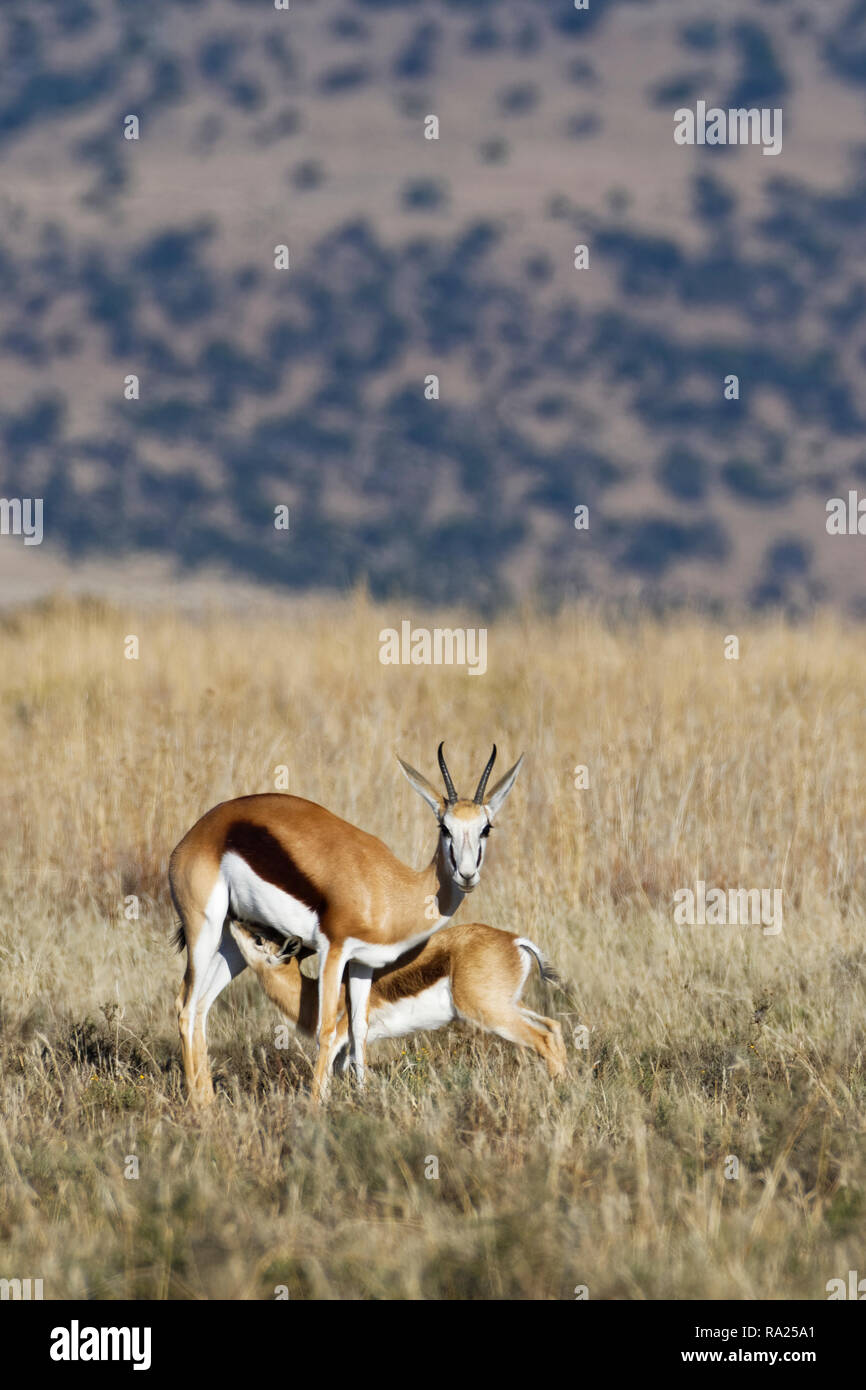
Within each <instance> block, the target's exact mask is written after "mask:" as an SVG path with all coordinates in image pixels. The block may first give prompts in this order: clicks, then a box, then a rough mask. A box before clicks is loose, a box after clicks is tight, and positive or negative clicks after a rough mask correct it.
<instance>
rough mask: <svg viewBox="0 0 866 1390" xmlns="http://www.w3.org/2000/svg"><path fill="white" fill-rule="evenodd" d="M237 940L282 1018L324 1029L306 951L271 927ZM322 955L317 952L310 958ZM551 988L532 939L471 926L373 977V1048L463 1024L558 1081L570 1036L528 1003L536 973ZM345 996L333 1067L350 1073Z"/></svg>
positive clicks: (234, 927) (237, 926) (236, 934)
mask: <svg viewBox="0 0 866 1390" xmlns="http://www.w3.org/2000/svg"><path fill="white" fill-rule="evenodd" d="M231 934H232V937H233V938H234V940H235V942H236V943H237V945H238V947H239V949H240V952H241V954H242V956H243V958H244V960H245V961H246V963H247V965H249V966H250V967H251V969H252V970H254V971H255V974H256V976H257V977H258V980H259V983H260V984H261V986H262V988H263V989H264V991H265V993H266V994H267V995H268V997H269V998H270V999H271V1000H273V1002H274V1003H275V1004H276V1006H277V1008H278V1009H279V1010H280V1011H281V1013H283V1014H285V1016H286V1017H287V1018H288V1019H290V1020H291V1022H292V1023H293V1024H294V1025H295V1027H296V1028H297V1029H298V1031H299V1032H301V1033H304V1034H307V1035H309V1034H312V1033H313V1032H314V1031H315V1027H316V1014H317V1007H318V1004H317V987H316V981H315V978H314V977H312V976H310V975H308V974H306V973H305V970H306V962H305V965H304V966H303V967H302V966H301V965H300V963H299V959H300V953H296V954H292V955H289V956H288V957H287V956H286V954H285V947H286V942H285V939H284V938H283V937H281V936H278V935H277V933H276V932H274V931H271V930H269V929H268V928H265V927H251V926H244V925H242V924H241V923H239V922H233V923H232V924H231ZM316 959H317V957H316V956H315V955H314V954H313V953H310V955H309V956H308V957H307V960H308V961H309V962H310V963H314V962H315V961H316ZM533 963H535V964H536V965H537V966H538V970H539V973H540V975H541V978H542V979H543V980H547V981H550V982H552V983H554V984H560V981H559V978H558V976H557V975H556V973H555V972H554V971H553V970H551V968H550V966H549V965H548V964H547V962H546V961H545V959H544V957H543V955H542V954H541V951H540V950H539V948H538V947H537V946H536V945H535V944H534V942H532V941H529V940H528V939H527V938H526V937H525V936H512V934H511V932H507V931H501V930H500V929H499V928H498V927H488V926H486V925H485V924H484V923H483V922H461V923H459V924H458V925H456V926H454V925H452V926H449V927H443V929H442V930H441V931H440V932H437V933H436V935H435V936H432V937H431V938H430V939H429V941H425V942H424V944H423V945H422V946H416V947H415V948H414V949H413V950H411V951H408V952H407V953H406V955H404V956H400V957H399V959H398V960H397V961H396V962H395V963H394V964H393V965H386V966H385V967H384V968H383V969H382V970H374V971H373V983H372V986H371V989H370V1016H369V1028H368V1032H367V1041H368V1042H376V1041H377V1040H378V1039H379V1038H402V1037H405V1036H406V1035H407V1034H409V1033H418V1032H421V1031H422V1030H424V1031H428V1032H432V1031H433V1030H434V1029H436V1028H444V1027H445V1025H446V1024H448V1023H451V1022H453V1020H454V1019H462V1020H463V1021H464V1022H466V1023H474V1024H475V1025H476V1027H478V1028H481V1029H483V1030H484V1031H485V1032H487V1033H496V1034H497V1035H498V1036H499V1037H500V1038H506V1039H507V1040H508V1041H509V1042H513V1043H517V1045H518V1046H519V1047H528V1048H530V1049H531V1050H532V1051H533V1052H535V1053H536V1054H537V1055H538V1056H539V1057H540V1058H541V1060H542V1061H543V1062H544V1063H545V1065H546V1067H547V1070H548V1074H549V1075H550V1077H551V1079H555V1078H556V1077H558V1076H561V1075H562V1074H563V1072H564V1071H565V1064H566V1053H565V1044H564V1043H563V1041H562V1029H561V1027H560V1025H559V1023H558V1022H557V1020H556V1019H554V1018H545V1016H544V1015H543V1014H537V1013H534V1012H533V1010H532V1009H527V1008H525V1007H524V1006H523V1005H522V1004H521V1003H520V996H521V995H522V993H523V990H524V987H525V985H526V981H527V978H528V976H529V972H530V970H531V969H532V965H533ZM345 995H346V992H345V988H341V990H340V1018H339V1021H338V1024H337V1030H336V1033H335V1035H334V1042H333V1045H332V1048H331V1054H330V1056H329V1058H328V1069H329V1071H330V1070H332V1069H336V1070H337V1071H341V1070H343V1066H341V1063H344V1062H345V1058H346V1056H347V1053H348V1050H349V1041H350V1039H349V1018H348V1012H347V1010H346V997H345Z"/></svg>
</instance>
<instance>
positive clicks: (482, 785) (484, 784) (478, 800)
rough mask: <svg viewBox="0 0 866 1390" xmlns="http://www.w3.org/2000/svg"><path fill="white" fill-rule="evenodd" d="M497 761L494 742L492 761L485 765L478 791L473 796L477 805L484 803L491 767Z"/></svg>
mask: <svg viewBox="0 0 866 1390" xmlns="http://www.w3.org/2000/svg"><path fill="white" fill-rule="evenodd" d="M495 762H496V744H495V743H494V745H493V752H492V753H491V754H490V761H489V762H488V764H487V766H486V767H485V769H484V771H483V772H482V774H481V781H480V782H479V783H478V788H477V790H476V792H475V795H474V796H473V798H472V800H473V801H474V802H475V804H476V806H480V805H481V803H482V801H483V800H484V793H485V791H486V790H487V779H488V777H489V776H490V772H491V769H492V767H493V764H494V763H495Z"/></svg>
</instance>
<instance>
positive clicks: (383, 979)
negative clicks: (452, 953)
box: [373, 942, 450, 1004]
mask: <svg viewBox="0 0 866 1390" xmlns="http://www.w3.org/2000/svg"><path fill="white" fill-rule="evenodd" d="M426 945H427V942H423V943H422V944H421V945H420V946H415V947H413V948H412V950H411V951H407V952H406V954H405V956H401V957H400V959H399V961H398V962H396V963H395V964H394V965H387V966H385V967H384V968H383V969H381V970H374V971H373V979H374V980H375V981H376V987H377V989H378V991H379V995H380V997H381V998H382V999H383V1000H385V1001H386V1002H387V1003H389V1004H393V1003H395V1002H396V1001H397V1000H398V999H403V998H405V996H406V995H410V994H420V993H421V991H422V990H425V989H429V987H430V986H431V985H435V983H436V981H437V980H442V979H444V977H445V976H446V975H447V974H448V972H449V969H450V962H449V957H448V952H447V951H437V952H436V954H435V955H433V956H431V957H430V958H429V960H425V961H422V962H421V963H420V964H417V963H416V964H413V962H414V961H416V958H417V957H418V956H419V955H420V954H421V952H422V951H423V950H424V949H425V947H426Z"/></svg>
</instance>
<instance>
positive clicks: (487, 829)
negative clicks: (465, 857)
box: [481, 825, 493, 840]
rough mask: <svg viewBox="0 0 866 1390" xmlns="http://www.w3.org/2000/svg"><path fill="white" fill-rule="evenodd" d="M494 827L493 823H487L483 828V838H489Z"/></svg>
mask: <svg viewBox="0 0 866 1390" xmlns="http://www.w3.org/2000/svg"><path fill="white" fill-rule="evenodd" d="M492 829H493V826H492V825H485V827H484V829H483V830H482V832H481V839H482V840H486V839H487V836H488V835H489V834H490V832H491V830H492Z"/></svg>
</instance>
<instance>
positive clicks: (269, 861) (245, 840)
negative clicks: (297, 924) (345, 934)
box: [225, 820, 327, 917]
mask: <svg viewBox="0 0 866 1390" xmlns="http://www.w3.org/2000/svg"><path fill="white" fill-rule="evenodd" d="M225 848H226V849H227V850H233V851H234V852H235V854H239V855H240V856H241V858H242V859H245V860H246V862H247V863H248V864H249V866H250V868H251V869H252V870H253V873H256V874H258V876H259V878H263V879H265V880H266V881H267V882H268V883H273V884H274V886H275V887H277V888H281V889H282V891H283V892H284V893H288V894H290V896H291V897H293V898H297V899H298V901H299V902H302V903H303V904H304V906H305V907H308V908H310V910H311V911H312V912H315V913H317V914H318V916H319V917H321V916H322V914H323V913H324V911H325V907H326V906H327V902H326V899H325V896H324V894H323V893H320V892H319V889H318V888H317V887H316V885H315V884H314V883H313V882H312V880H311V879H309V878H307V875H306V874H305V873H303V871H302V870H301V869H299V868H298V866H297V864H296V863H295V861H294V859H292V857H291V855H290V854H289V853H288V852H287V851H286V850H285V849H284V848H283V846H282V845H281V844H280V842H279V840H278V839H277V838H276V836H274V835H272V834H271V832H270V831H269V830H266V829H265V827H264V826H263V825H256V824H255V822H254V821H245V820H238V821H233V822H232V824H231V825H230V826H229V828H228V831H227V832H226V838H225Z"/></svg>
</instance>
